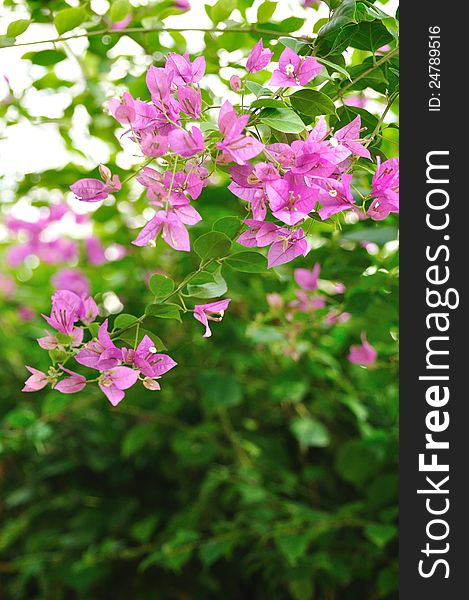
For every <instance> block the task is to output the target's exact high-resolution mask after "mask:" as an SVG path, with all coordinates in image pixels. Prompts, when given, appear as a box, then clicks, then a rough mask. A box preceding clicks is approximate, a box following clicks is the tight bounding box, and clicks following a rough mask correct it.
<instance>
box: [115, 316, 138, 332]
mask: <svg viewBox="0 0 469 600" xmlns="http://www.w3.org/2000/svg"><path fill="white" fill-rule="evenodd" d="M137 321H138V317H135V316H134V315H128V314H127V313H121V314H120V315H117V317H116V318H115V319H114V329H115V330H118V329H124V328H126V327H130V326H131V325H134V324H135V323H136V322H137Z"/></svg>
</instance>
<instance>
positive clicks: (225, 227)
mask: <svg viewBox="0 0 469 600" xmlns="http://www.w3.org/2000/svg"><path fill="white" fill-rule="evenodd" d="M240 227H241V220H240V219H238V217H222V218H221V219H218V220H217V221H215V223H214V224H213V227H212V229H213V231H219V232H220V233H224V234H225V235H227V236H228V237H229V238H232V237H233V236H234V235H236V233H237V232H238V230H239V229H240Z"/></svg>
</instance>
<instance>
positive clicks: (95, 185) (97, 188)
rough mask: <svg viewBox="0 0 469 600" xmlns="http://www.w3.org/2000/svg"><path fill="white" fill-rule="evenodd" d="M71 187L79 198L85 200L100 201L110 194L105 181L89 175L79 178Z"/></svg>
mask: <svg viewBox="0 0 469 600" xmlns="http://www.w3.org/2000/svg"><path fill="white" fill-rule="evenodd" d="M70 189H71V190H72V192H73V193H74V194H75V196H76V197H77V198H78V200H83V202H99V201H100V200H104V199H106V198H107V197H108V196H109V194H108V192H107V189H106V184H105V183H104V182H103V181H100V180H99V179H92V178H89V177H88V178H85V179H79V180H78V181H76V182H75V183H74V184H73V185H71V186H70Z"/></svg>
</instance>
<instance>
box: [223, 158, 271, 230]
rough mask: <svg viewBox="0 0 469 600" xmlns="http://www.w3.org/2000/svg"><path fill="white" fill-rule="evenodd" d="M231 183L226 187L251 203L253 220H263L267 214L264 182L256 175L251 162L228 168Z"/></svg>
mask: <svg viewBox="0 0 469 600" xmlns="http://www.w3.org/2000/svg"><path fill="white" fill-rule="evenodd" d="M230 175H231V180H232V181H231V183H230V185H229V186H228V189H229V190H230V191H231V193H232V194H234V195H235V196H237V197H238V198H241V199H242V200H246V202H250V203H251V205H252V206H251V208H252V215H253V218H254V220H257V221H263V220H264V219H265V217H266V214H267V206H266V199H267V197H266V195H265V190H264V184H263V183H262V181H261V180H260V179H259V177H258V175H256V172H255V169H254V167H253V165H252V164H251V163H246V164H245V165H243V166H239V165H235V166H233V167H231V168H230Z"/></svg>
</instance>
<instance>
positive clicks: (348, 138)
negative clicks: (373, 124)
mask: <svg viewBox="0 0 469 600" xmlns="http://www.w3.org/2000/svg"><path fill="white" fill-rule="evenodd" d="M360 131H361V118H360V115H357V116H356V117H355V119H354V120H353V121H351V122H350V123H349V124H348V125H346V126H345V127H342V129H338V130H337V131H336V132H335V133H334V136H333V137H332V138H331V139H330V140H329V143H330V144H331V145H332V146H333V147H334V146H340V145H342V146H345V147H346V148H348V149H349V150H350V152H351V153H352V154H354V155H355V156H361V157H363V158H368V159H370V160H371V154H370V152H369V151H368V150H367V149H366V148H364V147H363V144H364V143H365V140H362V139H360Z"/></svg>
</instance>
